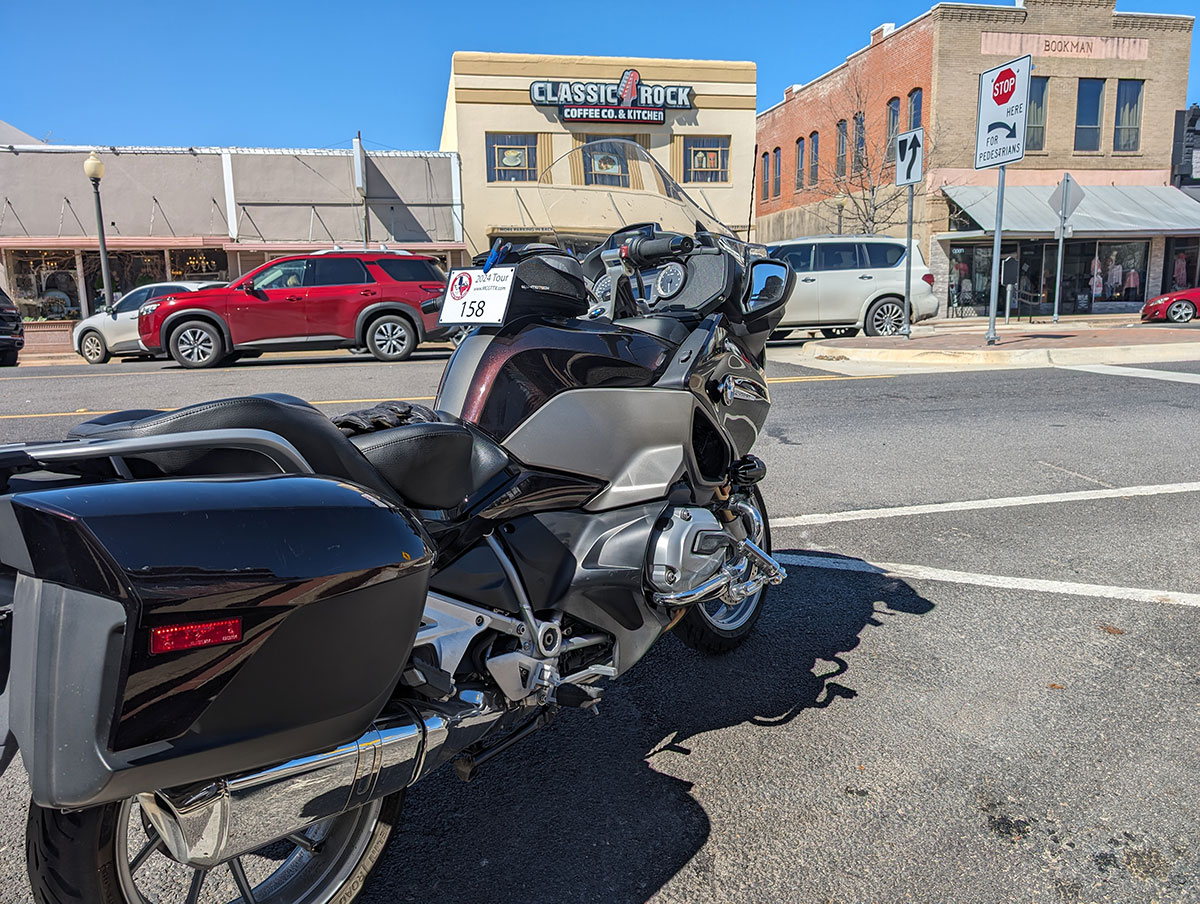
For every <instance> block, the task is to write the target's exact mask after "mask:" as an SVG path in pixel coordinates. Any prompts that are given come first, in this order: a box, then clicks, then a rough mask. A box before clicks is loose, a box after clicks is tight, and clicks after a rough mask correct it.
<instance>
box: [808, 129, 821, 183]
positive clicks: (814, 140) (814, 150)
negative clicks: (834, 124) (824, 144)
mask: <svg viewBox="0 0 1200 904" xmlns="http://www.w3.org/2000/svg"><path fill="white" fill-rule="evenodd" d="M820 167H821V133H820V131H819V130H818V129H813V130H812V131H811V132H809V133H808V187H809V188H812V187H814V186H815V185H816V184H817V183H818V182H820V181H821V180H820V176H821V169H820Z"/></svg>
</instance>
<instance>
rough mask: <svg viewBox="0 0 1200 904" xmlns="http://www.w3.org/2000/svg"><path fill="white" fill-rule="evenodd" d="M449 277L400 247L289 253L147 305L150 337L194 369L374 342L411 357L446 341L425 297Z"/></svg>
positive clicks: (380, 354) (377, 351)
mask: <svg viewBox="0 0 1200 904" xmlns="http://www.w3.org/2000/svg"><path fill="white" fill-rule="evenodd" d="M445 285H446V275H445V273H443V272H442V270H441V268H440V267H439V266H438V264H437V261H436V260H434V259H433V258H430V257H421V256H418V255H414V254H408V253H405V252H396V251H332V252H330V251H319V252H317V253H315V254H307V255H302V256H294V257H282V258H277V259H276V260H273V261H269V262H268V263H266V264H263V265H262V266H261V267H259V268H258V269H256V270H253V271H251V272H250V273H247V274H246V275H245V276H243V277H241V278H240V279H238V280H236V281H235V282H233V283H231V284H230V285H229V286H227V287H225V288H221V289H206V290H203V291H200V292H194V293H189V294H187V295H173V296H166V297H164V298H161V299H155V300H153V301H149V302H147V303H146V304H143V305H142V307H141V311H140V312H139V316H138V331H139V334H140V335H141V339H142V343H143V344H144V345H145V346H146V348H147V349H149V350H150V351H152V352H159V351H161V350H166V351H167V352H168V353H169V354H170V355H171V357H172V358H174V359H175V360H176V361H178V362H179V363H180V364H181V365H182V366H184V367H213V366H214V365H216V364H219V363H221V362H222V361H227V360H230V359H231V358H232V359H236V358H237V357H240V356H242V355H245V354H247V353H251V354H253V353H257V354H261V353H262V352H263V351H294V350H297V349H313V350H317V349H331V348H349V349H355V348H366V349H368V350H369V351H370V352H371V354H373V355H374V356H375V357H376V358H378V359H379V360H380V361H403V360H404V359H405V358H407V357H408V356H409V355H411V354H412V353H413V352H414V351H415V350H416V348H417V346H418V345H420V344H421V343H422V342H424V341H426V340H436V339H440V338H442V337H443V336H444V335H445V334H446V333H447V330H445V329H443V328H439V327H438V324H437V317H438V315H437V313H436V312H435V313H431V314H424V313H422V311H421V303H422V302H424V301H428V300H429V299H430V298H436V297H438V296H440V295H441V294H442V291H443V289H444V288H445Z"/></svg>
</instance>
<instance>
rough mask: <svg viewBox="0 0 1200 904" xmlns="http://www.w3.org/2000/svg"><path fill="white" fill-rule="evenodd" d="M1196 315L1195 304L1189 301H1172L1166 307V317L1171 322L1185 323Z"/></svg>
mask: <svg viewBox="0 0 1200 904" xmlns="http://www.w3.org/2000/svg"><path fill="white" fill-rule="evenodd" d="M1195 316H1196V306H1195V305H1194V304H1192V303H1191V302H1190V301H1184V300H1180V301H1174V302H1171V306H1170V307H1168V308H1167V319H1168V320H1169V321H1171V322H1172V323H1187V322H1188V321H1189V320H1191V319H1192V318H1193V317H1195Z"/></svg>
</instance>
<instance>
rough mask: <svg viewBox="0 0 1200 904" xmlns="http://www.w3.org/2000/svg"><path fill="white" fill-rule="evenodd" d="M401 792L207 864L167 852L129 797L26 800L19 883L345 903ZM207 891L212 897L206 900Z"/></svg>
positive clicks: (45, 893) (41, 892) (99, 901)
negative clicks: (77, 806) (80, 801)
mask: <svg viewBox="0 0 1200 904" xmlns="http://www.w3.org/2000/svg"><path fill="white" fill-rule="evenodd" d="M402 798H403V794H394V795H392V796H391V797H386V798H384V799H383V800H381V801H375V802H374V803H371V804H367V805H366V806H363V807H360V808H359V809H357V810H351V811H350V812H348V813H343V814H342V815H341V816H335V817H332V818H330V819H326V820H323V821H321V822H319V823H316V824H315V825H312V826H309V827H308V828H307V829H305V830H304V831H303V832H302V833H297V834H295V835H291V836H288V837H287V838H285V839H282V840H281V841H277V842H274V843H272V844H269V845H267V846H266V847H263V848H260V849H259V850H257V851H254V852H253V853H250V854H246V855H244V856H242V857H237V858H234V859H232V860H229V861H226V862H225V863H223V864H221V865H219V866H216V867H213V868H212V869H209V870H198V869H194V868H192V867H190V866H187V865H185V864H182V863H179V862H178V861H177V860H174V859H172V858H171V857H170V856H169V855H168V854H167V853H166V848H165V846H164V845H163V842H162V840H161V839H160V838H159V836H158V833H157V831H156V830H155V829H154V827H153V826H152V825H151V824H150V822H149V820H148V819H146V818H145V816H144V815H143V814H142V812H141V808H140V807H139V806H138V804H137V802H136V800H127V801H123V802H120V803H114V804H105V805H103V806H100V807H92V808H90V809H87V810H77V811H74V812H67V813H64V812H62V811H61V810H55V809H47V808H43V807H39V806H38V805H37V804H32V803H31V804H30V807H29V823H28V825H27V828H26V835H25V851H26V863H27V867H28V870H29V883H30V885H31V886H32V888H33V892H34V897H35V899H36V900H37V901H38V902H39V904H68V902H70V904H77V902H78V904H83V902H87V904H150V902H156V904H175V902H178V904H185V902H187V904H191V902H193V901H197V900H200V899H201V892H204V893H205V897H204V900H217V899H219V900H221V901H231V902H241V904H350V902H351V901H353V900H355V899H356V898H357V897H358V896H359V894H360V893H361V892H362V889H363V884H364V882H365V881H366V878H367V875H368V874H369V873H370V872H371V869H372V868H373V867H374V866H375V863H376V861H377V860H378V859H379V856H380V854H381V853H383V848H384V846H385V845H386V844H387V840H388V837H389V836H390V835H391V832H392V828H393V826H394V825H395V823H396V821H397V817H398V815H399V811H400V805H401V802H402ZM214 895H215V897H214Z"/></svg>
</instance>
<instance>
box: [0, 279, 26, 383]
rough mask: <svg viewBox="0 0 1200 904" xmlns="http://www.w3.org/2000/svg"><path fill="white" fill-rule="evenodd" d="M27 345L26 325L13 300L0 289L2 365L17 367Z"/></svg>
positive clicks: (0, 361)
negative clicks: (19, 357) (19, 353)
mask: <svg viewBox="0 0 1200 904" xmlns="http://www.w3.org/2000/svg"><path fill="white" fill-rule="evenodd" d="M24 347H25V326H24V324H22V323H21V312H20V311H18V310H17V306H16V305H15V304H13V300H12V299H11V298H9V297H8V295H6V294H5V292H4V290H3V289H0V367H15V366H16V364H17V354H18V352H20V351H21V349H22V348H24Z"/></svg>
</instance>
